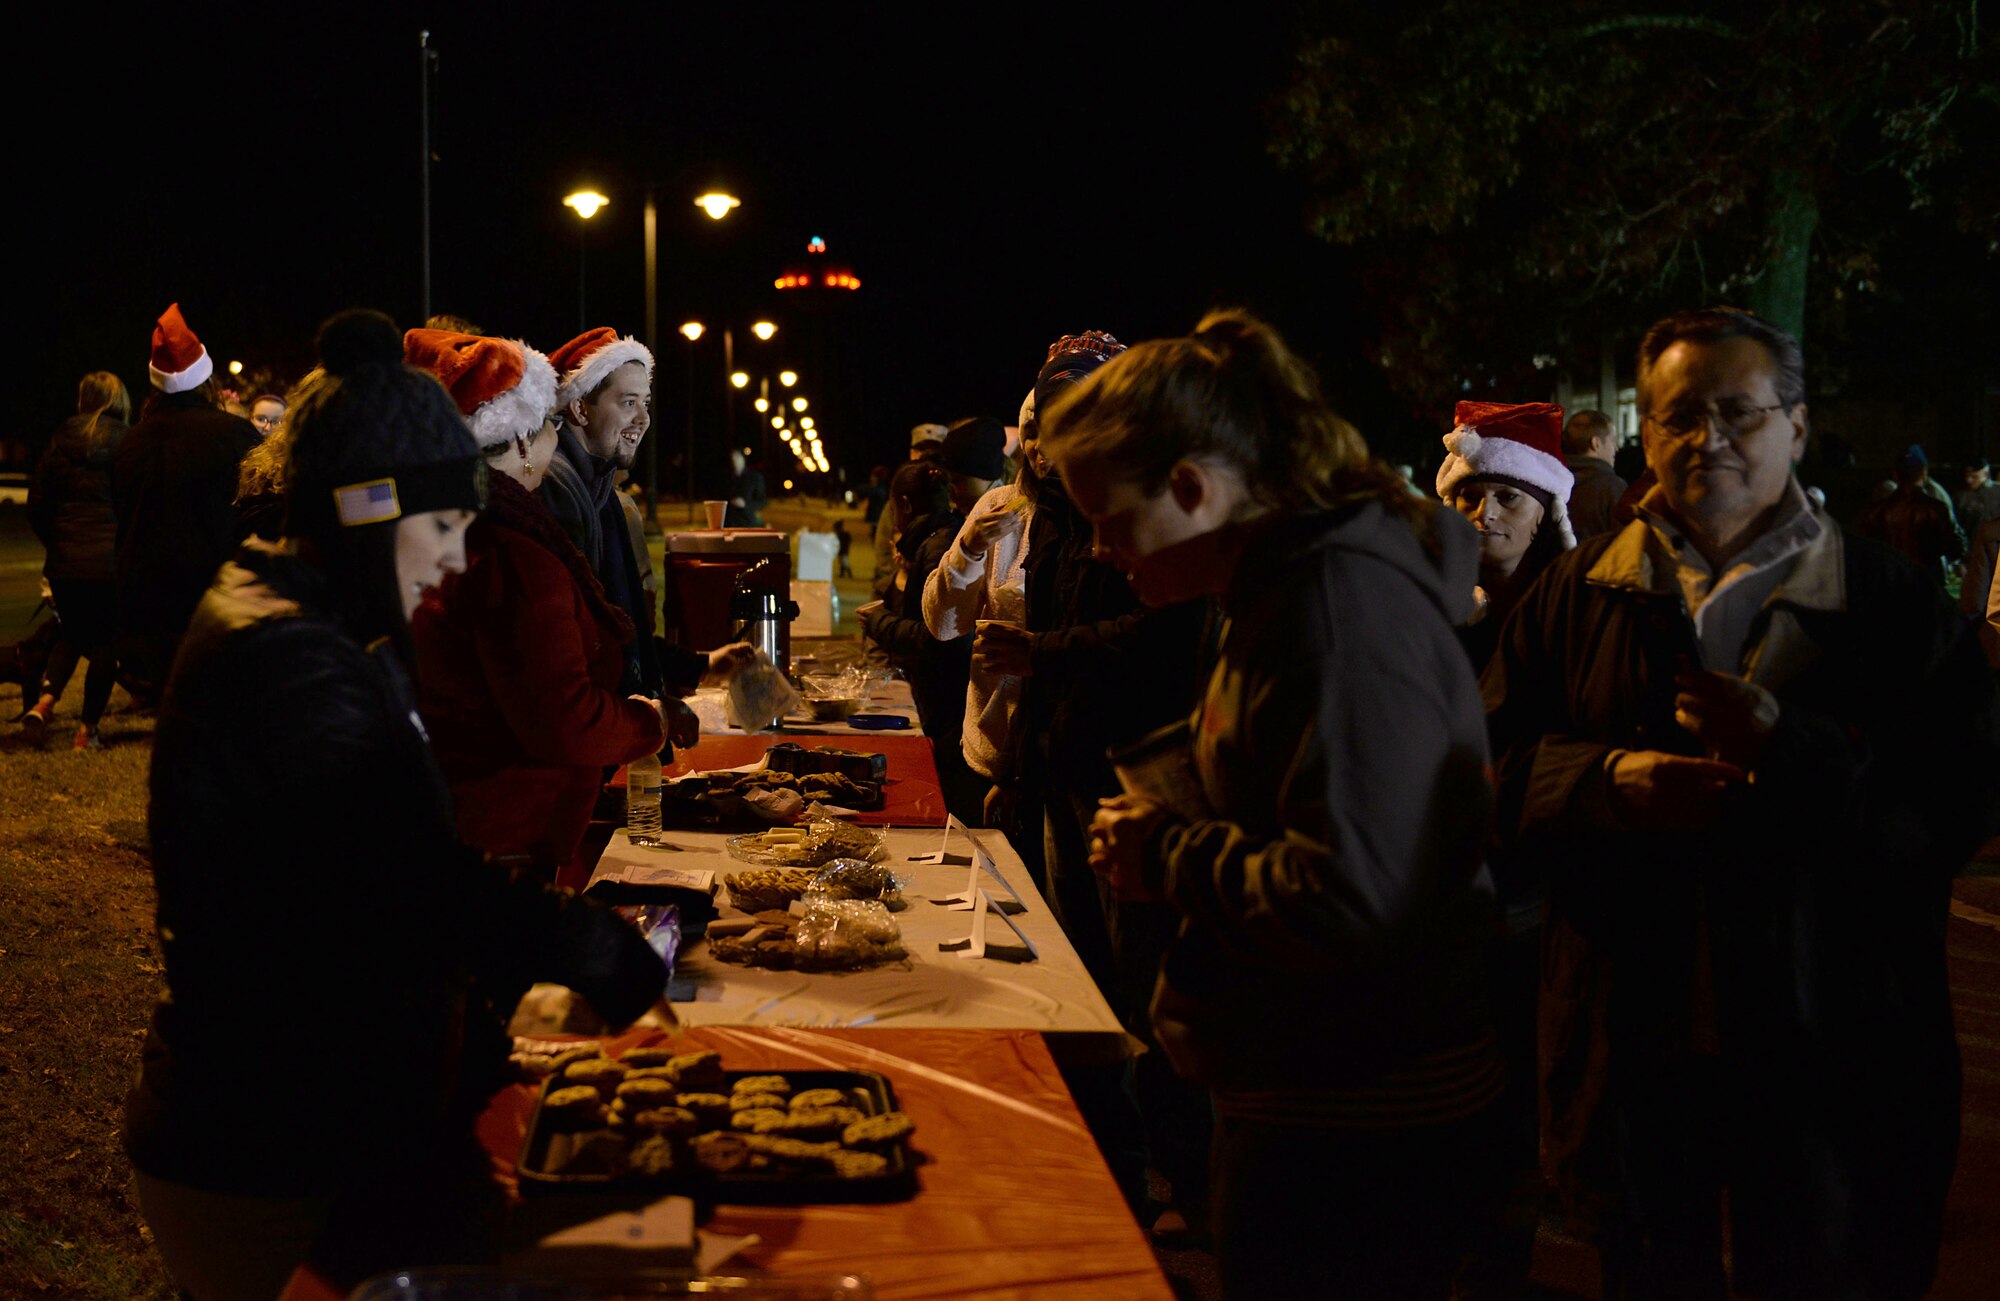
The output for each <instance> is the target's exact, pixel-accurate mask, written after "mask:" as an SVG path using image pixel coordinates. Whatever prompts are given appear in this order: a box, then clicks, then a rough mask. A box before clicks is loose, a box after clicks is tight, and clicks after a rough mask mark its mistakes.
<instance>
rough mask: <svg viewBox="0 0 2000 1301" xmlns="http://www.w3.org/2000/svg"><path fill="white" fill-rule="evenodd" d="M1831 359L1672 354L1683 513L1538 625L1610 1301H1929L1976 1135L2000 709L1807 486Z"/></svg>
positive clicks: (1570, 968) (1558, 1063) (1525, 717)
mask: <svg viewBox="0 0 2000 1301" xmlns="http://www.w3.org/2000/svg"><path fill="white" fill-rule="evenodd" d="M1800 372H1801V366H1800V359H1799V350H1798V345H1797V344H1796V343H1795V342H1794V341H1793V340H1792V339H1791V338H1790V337H1789V336H1787V335H1785V334H1783V333H1782V332H1780V331H1778V330H1776V329H1774V328H1773V327H1771V326H1769V325H1768V324H1766V323H1764V322H1762V321H1760V320H1758V319H1757V318H1755V317H1753V316H1750V315H1748V314H1747V313H1741V312H1736V311H1733V310H1729V309H1714V310H1710V311H1704V312H1689V313H1682V314H1681V315H1679V316H1676V317H1672V318H1669V319H1668V320H1666V321H1663V322H1661V323H1660V324H1658V325H1656V326H1655V327H1654V328H1653V329H1652V331H1650V332H1649V333H1648V334H1647V336H1646V339H1645V342H1644V343H1642V345H1641V348H1640V370H1639V376H1640V377H1639V394H1640V402H1641V406H1642V409H1643V410H1644V412H1645V430H1644V438H1645V446H1646V455H1647V462H1648V464H1649V466H1650V468H1651V469H1652V470H1653V472H1654V473H1655V474H1656V476H1657V477H1658V484H1657V486H1656V487H1654V488H1653V489H1652V490H1651V491H1650V492H1649V493H1648V494H1647V495H1646V497H1645V498H1644V500H1643V501H1642V502H1641V503H1640V505H1639V515H1638V518H1636V519H1634V520H1633V521H1632V522H1631V523H1629V524H1627V525H1626V526H1625V527H1624V528H1623V529H1622V530H1620V531H1618V532H1616V533H1613V534H1610V535H1607V536H1605V537H1601V538H1596V539H1593V540H1591V541H1589V542H1586V543H1584V544H1583V545H1582V546H1581V547H1579V548H1578V549H1577V550H1575V551H1573V552H1571V553H1570V554H1569V555H1568V556H1565V557H1564V558H1563V559H1562V560H1560V561H1558V562H1557V563H1556V564H1555V565H1554V566H1552V567H1551V568H1550V570H1549V571H1548V572H1547V573H1546V574H1545V575H1544V576H1543V578H1542V580H1541V581H1540V582H1539V583H1537V584H1536V586H1535V587H1534V589H1532V590H1531V591H1530V592H1529V593H1528V594H1527V597H1526V599H1524V601H1523V602H1522V604H1521V605H1520V606H1519V607H1518V608H1517V609H1516V611H1515V612H1514V614H1513V616H1512V617H1511V618H1510V620H1509V622H1508V625H1507V627H1506V630H1505V634H1504V636H1503V637H1502V640H1501V645H1500V650H1499V653H1498V654H1497V655H1496V656H1495V658H1494V660H1493V662H1492V664H1491V666H1490V667H1489V668H1488V670H1487V674H1486V678H1485V682H1484V687H1485V695H1486V699H1487V707H1488V710H1489V721H1490V724H1491V728H1492V732H1493V740H1494V746H1495V751H1496V754H1497V755H1498V756H1499V764H1500V783H1501V786H1500V804H1499V828H1500V831H1501V833H1502V835H1503V837H1505V838H1506V839H1507V840H1509V841H1511V842H1512V843H1511V846H1510V848H1511V852H1512V853H1513V855H1514V856H1515V857H1516V859H1517V860H1518V861H1523V862H1534V863H1538V864H1540V865H1541V866H1542V867H1544V868H1545V869H1546V870H1547V871H1548V873H1549V874H1550V887H1549V920H1548V935H1547V939H1546V942H1545V948H1544V960H1543V987H1542V1016H1541V1034H1542V1043H1541V1062H1542V1090H1543V1119H1544V1135H1543V1150H1544V1158H1545V1161H1546V1163H1547V1164H1548V1166H1549V1168H1550V1173H1551V1174H1552V1176H1553V1177H1554V1178H1555V1179H1556V1181H1557V1183H1558V1184H1559V1186H1560V1189H1561V1191H1562V1193H1563V1195H1564V1198H1565V1201H1566V1203H1567V1205H1568V1207H1569V1208H1570V1210H1571V1211H1572V1213H1573V1214H1575V1215H1576V1216H1577V1217H1578V1218H1579V1219H1581V1220H1582V1221H1583V1222H1584V1223H1585V1225H1586V1226H1587V1227H1594V1228H1595V1230H1596V1231H1597V1234H1598V1240H1599V1243H1600V1246H1601V1248H1602V1250H1603V1263H1604V1271H1605V1295H1606V1296H1607V1297H1647V1298H1651V1297H1662V1298H1664V1297H1674V1298H1718V1299H1719V1298H1721V1297H1723V1296H1725V1295H1727V1293H1728V1287H1729V1284H1728V1283H1727V1282H1725V1280H1724V1277H1723V1265H1722V1254H1721V1247H1720V1244H1721V1224H1720V1206H1721V1199H1720V1192H1721V1190H1722V1189H1723V1188H1725V1187H1726V1188H1727V1189H1728V1191H1729V1206H1730V1212H1731V1227H1732V1234H1731V1243H1732V1247H1733V1268H1734V1279H1733V1283H1734V1286H1735V1289H1736V1290H1737V1291H1738V1292H1739V1293H1742V1294H1745V1295H1752V1296H1781V1297H1867V1298H1878V1297H1879V1298H1906V1297H1916V1296H1919V1295H1921V1294H1922V1293H1923V1292H1924V1291H1925V1289H1926V1288H1927V1287H1928V1286H1929V1283H1930V1280H1931V1277H1932V1275H1933V1274H1934V1272H1935V1269H1936V1257H1937V1246H1938V1239H1939V1231H1940V1217H1941V1214H1942V1208H1943V1202H1944V1194H1945V1189H1946V1187H1947V1185H1948V1184H1949V1183H1950V1179H1951V1171H1952V1165H1953V1162H1954V1159H1955V1152H1956V1147H1957V1137H1958V1087H1959V1082H1958V1050H1957V1043H1956V1040H1955V1038H1954V1036H1953V1032H1952V1023H1951V1008H1950V1003H1949V1000H1948V997H1947V989H1946V980H1945V966H1944V925H1945V918H1946V903H1947V899H1948V896H1949V890H1950V879H1951V876H1952V875H1953V873H1954V871H1955V870H1956V869H1957V868H1958V867H1959V866H1961V865H1962V864H1963V863H1964V862H1965V861H1966V860H1967V858H1968V857H1969V856H1970V855H1971V853H1972V852H1973V850H1974V848H1975V847H1976V846H1977V844H1978V843H1979V841H1980V839H1981V837H1982V836H1983V835H1985V834H1986V833H1987V831H1988V829H1989V828H1991V827H1992V826H1994V825H1995V820H1996V816H1997V815H2000V810H1996V808H1995V799H1996V797H1995V783H1994V782H1993V774H1994V773H1995V772H1996V771H2000V710H1996V706H1995V701H1994V695H1993V687H1992V683H1991V681H1990V680H1989V679H1988V677H1987V675H1986V673H1985V671H1984V668H1983V665H1982V664H1981V662H1980V660H1979V657H1978V654H1977V652H1976V650H1975V648H1974V647H1973V645H1972V644H1971V642H1970V639H1969V638H1967V637H1966V636H1965V630H1964V628H1963V625H1962V622H1961V621H1959V620H1957V619H1955V618H1954V617H1953V616H1952V613H1951V611H1950V610H1949V609H1947V608H1946V606H1945V604H1944V602H1943V600H1942V597H1941V595H1940V593H1939V592H1938V590H1937V587H1936V584H1935V583H1933V582H1931V581H1929V580H1928V579H1927V578H1926V577H1925V576H1924V575H1922V574H1920V573H1919V572H1918V571H1917V570H1916V569H1915V567H1914V566H1912V565H1911V564H1909V563H1908V562H1907V561H1905V560H1904V559H1903V558H1902V557H1900V556H1898V555H1895V554H1894V553H1892V552H1890V551H1888V550H1887V549H1886V548H1883V547H1879V546H1875V545H1873V544H1870V543H1868V542H1866V541H1861V540H1856V539H1852V538H1848V537H1845V536H1843V535H1842V534H1841V533H1840V532H1839V531H1838V530H1837V529H1836V527H1835V526H1834V525H1833V524H1832V523H1831V521H1829V520H1827V519H1826V518H1825V517H1824V516H1822V515H1819V514H1816V513H1815V512H1813V511H1812V510H1810V509H1809V508H1808V507H1807V506H1806V503H1805V500H1804V495H1803V493H1802V492H1801V490H1800V489H1799V487H1798V484H1797V481H1796V480H1795V479H1794V478H1793V477H1792V466H1793V465H1794V463H1795V462H1796V461H1797V459H1798V457H1799V455H1800V453H1801V452H1802V451H1803V449H1804V446H1805V438H1806V419H1805V410H1806V409H1805V402H1804V385H1803V382H1802V380H1801V378H1800Z"/></svg>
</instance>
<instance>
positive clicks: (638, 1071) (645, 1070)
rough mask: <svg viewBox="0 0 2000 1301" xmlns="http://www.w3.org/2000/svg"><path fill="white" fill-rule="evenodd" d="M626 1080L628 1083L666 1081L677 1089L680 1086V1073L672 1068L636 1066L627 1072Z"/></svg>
mask: <svg viewBox="0 0 2000 1301" xmlns="http://www.w3.org/2000/svg"><path fill="white" fill-rule="evenodd" d="M625 1079H626V1080H627V1082H630V1081H632V1080H665V1081H666V1082H667V1083H669V1084H671V1085H674V1086H675V1087H676V1088H678V1087H679V1086H680V1073H679V1072H677V1071H676V1070H674V1068H673V1067H671V1066H635V1067H633V1068H632V1069H631V1070H629V1071H626V1072H625Z"/></svg>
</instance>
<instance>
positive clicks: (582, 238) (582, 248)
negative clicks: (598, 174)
mask: <svg viewBox="0 0 2000 1301" xmlns="http://www.w3.org/2000/svg"><path fill="white" fill-rule="evenodd" d="M609 202H611V200H609V199H607V198H605V197H604V196H603V195H601V194H599V193H598V192H597V191H596V190H578V191H576V192H575V193H573V194H570V195H567V196H566V197H565V198H564V199H563V206H564V207H565V208H569V209H571V210H572V211H574V212H575V213H576V215H577V216H579V217H581V218H582V219H583V225H581V226H578V227H577V228H576V329H577V333H579V334H581V333H582V332H583V331H585V330H588V329H589V328H590V314H589V311H588V309H587V308H586V307H585V305H584V294H583V288H584V272H585V269H586V262H587V260H588V258H589V256H590V244H589V240H588V238H587V236H586V234H585V232H586V231H588V230H589V228H590V219H591V218H592V217H595V216H596V215H597V214H598V213H599V212H600V211H602V210H603V208H604V205H605V204H607V203H609ZM649 342H650V340H649Z"/></svg>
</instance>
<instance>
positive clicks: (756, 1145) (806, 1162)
mask: <svg viewBox="0 0 2000 1301" xmlns="http://www.w3.org/2000/svg"><path fill="white" fill-rule="evenodd" d="M745 1141H746V1142H748V1143H749V1144H750V1151H751V1154H752V1155H753V1156H765V1157H769V1158H770V1159H771V1160H773V1161H775V1162H777V1163H778V1164H780V1165H784V1166H790V1167H793V1168H802V1169H807V1170H825V1169H827V1168H828V1167H829V1166H831V1165H832V1163H833V1158H834V1155H835V1154H836V1153H838V1152H839V1151H840V1145H839V1144H838V1143H808V1142H806V1141H805V1140H803V1139H797V1138H787V1137H786V1136H784V1135H782V1134H750V1135H746V1136H745Z"/></svg>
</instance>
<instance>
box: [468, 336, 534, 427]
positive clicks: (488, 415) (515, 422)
mask: <svg viewBox="0 0 2000 1301" xmlns="http://www.w3.org/2000/svg"><path fill="white" fill-rule="evenodd" d="M507 342H508V343H510V344H512V345H513V346H514V347H516V348H519V349H520V350H521V381H520V383H518V384H516V385H514V387H513V388H510V389H508V390H507V391H506V392H505V393H502V394H500V395H499V396H498V397H494V398H490V399H488V400H487V401H485V402H483V403H481V404H480V406H479V409H478V410H476V411H474V412H473V413H472V414H471V415H469V416H467V417H466V418H465V423H466V426H467V427H468V428H470V429H471V430H472V441H473V442H475V443H478V444H479V450H480V451H482V452H490V451H492V450H493V449H494V448H496V447H505V446H506V445H507V444H509V443H511V442H513V441H514V440H515V439H516V438H526V437H529V436H531V435H533V434H534V432H535V431H536V430H538V429H540V428H541V427H542V422H543V421H544V420H547V419H548V418H549V412H551V411H553V410H555V408H556V368H555V367H554V366H552V365H550V364H549V359H548V358H547V357H545V356H543V355H542V354H541V353H539V352H536V351H535V350H534V349H533V348H530V347H529V346H528V345H527V344H525V343H523V342H521V341H520V340H519V339H509V340H507Z"/></svg>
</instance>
